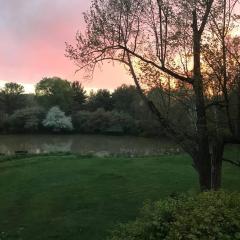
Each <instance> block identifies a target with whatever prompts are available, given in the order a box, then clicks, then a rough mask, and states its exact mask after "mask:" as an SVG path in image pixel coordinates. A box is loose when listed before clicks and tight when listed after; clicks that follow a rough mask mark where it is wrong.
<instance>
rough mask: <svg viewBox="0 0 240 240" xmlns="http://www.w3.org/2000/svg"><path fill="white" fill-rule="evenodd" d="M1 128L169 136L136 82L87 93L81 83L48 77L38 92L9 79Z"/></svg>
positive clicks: (0, 104) (0, 106)
mask: <svg viewBox="0 0 240 240" xmlns="http://www.w3.org/2000/svg"><path fill="white" fill-rule="evenodd" d="M0 132H1V133H45V132H46V133H47V132H71V133H93V134H119V135H121V134H131V135H144V136H146V135H147V136H153V135H162V134H163V131H162V129H161V127H160V125H159V123H158V122H157V121H156V119H155V118H154V116H153V115H152V114H151V112H150V111H149V110H148V108H147V107H146V105H145V103H144V102H143V101H142V100H141V98H140V96H139V94H138V92H137V90H136V88H135V87H134V86H131V85H130V86H127V85H122V86H120V87H119V88H117V89H115V90H114V91H113V92H112V93H110V92H109V91H108V90H107V89H99V90H98V91H96V92H93V91H91V92H90V93H89V94H87V92H86V91H85V89H84V87H83V86H82V85H81V83H80V82H78V81H75V82H70V81H67V80H63V79H61V78H58V77H53V78H44V79H42V80H41V81H40V82H39V83H38V84H37V85H36V88H35V94H26V93H24V87H23V86H22V85H20V84H17V83H6V84H5V86H4V87H3V88H2V89H1V91H0Z"/></svg>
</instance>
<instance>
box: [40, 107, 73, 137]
mask: <svg viewBox="0 0 240 240" xmlns="http://www.w3.org/2000/svg"><path fill="white" fill-rule="evenodd" d="M43 126H44V127H46V128H49V129H51V130H52V131H54V132H61V131H71V130H73V125H72V119H71V117H67V116H66V115H65V113H64V112H63V111H61V110H60V108H59V107H58V106H55V107H52V108H51V109H50V110H49V111H48V113H47V116H46V118H45V119H44V120H43Z"/></svg>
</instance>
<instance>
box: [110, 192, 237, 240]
mask: <svg viewBox="0 0 240 240" xmlns="http://www.w3.org/2000/svg"><path fill="white" fill-rule="evenodd" d="M110 239H111V240H161V239H165V240H178V239H179V240H180V239H181V240H228V239H229V240H237V239H240V193H225V192H222V191H220V192H204V193H201V194H199V195H197V196H194V197H187V196H182V197H179V198H175V199H174V198H171V199H167V200H162V201H158V202H156V203H153V204H150V203H148V204H146V205H145V206H144V208H143V209H142V212H141V215H140V217H139V218H137V220H136V221H134V222H132V223H128V224H122V225H120V226H119V227H118V228H117V229H116V230H114V231H113V234H112V237H111V238H110Z"/></svg>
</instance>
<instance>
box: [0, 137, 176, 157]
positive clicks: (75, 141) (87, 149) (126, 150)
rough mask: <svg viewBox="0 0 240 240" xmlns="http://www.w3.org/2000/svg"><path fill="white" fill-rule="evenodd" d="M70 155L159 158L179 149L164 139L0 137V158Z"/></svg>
mask: <svg viewBox="0 0 240 240" xmlns="http://www.w3.org/2000/svg"><path fill="white" fill-rule="evenodd" d="M15 151H28V152H29V153H51V152H71V153H78V154H93V155H95V154H96V155H100V156H101V155H106V156H107V155H110V154H111V155H161V154H166V153H171V152H179V151H180V149H179V148H178V147H177V146H176V145H174V144H173V143H171V142H170V141H169V140H166V139H159V138H143V137H133V136H102V135H1V136H0V154H14V153H15Z"/></svg>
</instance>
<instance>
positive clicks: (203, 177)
mask: <svg viewBox="0 0 240 240" xmlns="http://www.w3.org/2000/svg"><path fill="white" fill-rule="evenodd" d="M223 152H224V144H223V143H221V142H217V143H214V144H212V146H211V154H210V158H209V155H208V154H205V157H204V153H198V154H197V156H196V158H194V162H195V168H196V170H197V172H198V176H199V184H200V189H201V191H209V190H214V191H215V190H218V189H219V188H221V183H222V182H221V179H222V158H223ZM199 156H202V157H201V159H200V158H199Z"/></svg>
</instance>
